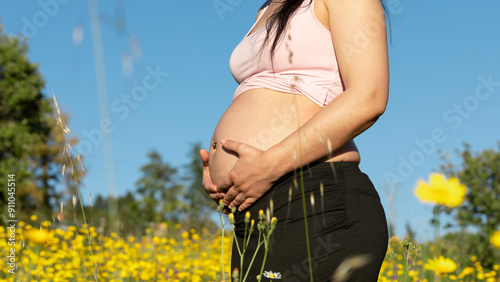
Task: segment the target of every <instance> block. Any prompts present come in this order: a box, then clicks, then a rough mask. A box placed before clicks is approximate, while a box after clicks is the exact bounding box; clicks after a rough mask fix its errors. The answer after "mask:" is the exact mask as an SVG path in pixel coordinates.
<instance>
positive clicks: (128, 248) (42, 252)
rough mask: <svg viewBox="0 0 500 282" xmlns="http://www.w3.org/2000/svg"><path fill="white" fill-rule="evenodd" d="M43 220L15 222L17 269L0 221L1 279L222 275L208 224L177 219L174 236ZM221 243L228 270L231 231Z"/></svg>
mask: <svg viewBox="0 0 500 282" xmlns="http://www.w3.org/2000/svg"><path fill="white" fill-rule="evenodd" d="M32 224H33V226H35V225H36V222H32ZM38 225H40V224H38ZM42 225H43V226H47V227H48V228H47V227H42V228H41V229H40V228H38V227H32V225H30V224H27V223H23V222H21V223H20V224H19V226H20V227H21V228H20V229H17V230H16V241H17V243H18V244H16V261H17V270H16V274H15V275H13V274H11V273H9V272H8V268H7V263H8V261H6V260H7V255H8V252H9V249H10V248H11V247H10V246H8V244H7V230H6V229H5V228H3V227H0V250H1V251H0V254H1V258H2V266H1V268H0V269H1V273H0V281H47V282H48V281H217V275H219V276H220V271H221V243H222V239H221V236H218V235H217V234H208V231H206V230H201V231H200V232H197V231H196V230H194V229H191V230H183V229H182V228H181V226H180V225H177V226H175V227H174V228H172V229H173V230H172V232H171V233H174V234H176V235H178V236H173V237H161V238H160V237H159V236H155V235H154V234H153V232H152V231H151V230H146V233H147V234H148V236H143V237H142V238H134V237H127V238H122V237H119V236H117V235H116V234H115V233H112V234H111V236H110V237H106V236H103V235H100V234H98V233H97V232H96V228H94V227H92V226H90V227H88V228H87V227H86V226H85V225H83V226H82V227H76V226H67V227H65V228H56V229H52V228H51V227H50V224H48V222H42ZM219 235H220V234H219ZM224 244H225V253H226V255H225V256H224V259H225V265H226V266H227V267H226V271H227V272H229V258H230V255H229V254H230V253H229V251H230V249H231V248H230V244H231V237H229V236H227V237H226V239H225V240H224Z"/></svg>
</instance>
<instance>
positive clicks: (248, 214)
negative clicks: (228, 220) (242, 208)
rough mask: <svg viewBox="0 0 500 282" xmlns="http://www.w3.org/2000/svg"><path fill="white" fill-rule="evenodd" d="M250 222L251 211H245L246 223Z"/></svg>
mask: <svg viewBox="0 0 500 282" xmlns="http://www.w3.org/2000/svg"><path fill="white" fill-rule="evenodd" d="M249 222H250V212H249V211H247V212H246V213H245V223H249Z"/></svg>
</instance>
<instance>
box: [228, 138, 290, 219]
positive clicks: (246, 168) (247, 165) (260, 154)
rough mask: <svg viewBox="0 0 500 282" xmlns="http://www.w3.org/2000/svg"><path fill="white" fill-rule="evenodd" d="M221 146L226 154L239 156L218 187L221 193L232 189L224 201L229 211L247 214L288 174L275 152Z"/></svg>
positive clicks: (237, 144)
mask: <svg viewBox="0 0 500 282" xmlns="http://www.w3.org/2000/svg"><path fill="white" fill-rule="evenodd" d="M221 143H222V146H223V147H222V148H223V149H224V150H228V151H231V152H232V153H235V154H236V155H237V156H238V161H237V162H236V164H235V165H234V167H233V168H232V169H231V171H229V172H228V174H227V175H226V177H225V178H224V179H223V180H222V181H221V182H220V184H219V185H218V187H219V189H221V190H225V189H227V187H231V186H232V187H231V188H229V189H228V190H227V192H226V195H225V197H224V199H223V201H224V205H225V206H227V207H228V208H229V209H232V208H233V207H238V210H239V211H244V210H245V209H247V208H249V207H250V206H251V205H252V204H253V203H254V202H255V201H256V200H257V199H259V198H260V197H261V196H262V195H264V193H266V192H267V191H268V190H269V189H270V188H271V186H272V185H273V183H274V182H275V181H276V180H277V179H279V178H280V177H281V176H282V175H283V174H285V173H286V172H285V171H283V168H284V167H283V166H280V165H279V163H278V162H277V160H278V159H279V158H277V156H276V152H275V150H267V151H263V150H260V149H257V148H255V147H252V146H250V145H248V144H245V143H241V142H237V141H233V140H225V139H222V140H221ZM282 171H283V172H282Z"/></svg>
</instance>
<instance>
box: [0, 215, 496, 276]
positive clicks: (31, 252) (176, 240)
mask: <svg viewBox="0 0 500 282" xmlns="http://www.w3.org/2000/svg"><path fill="white" fill-rule="evenodd" d="M32 219H35V220H34V221H32V222H30V224H28V223H24V222H20V224H19V227H20V228H18V229H17V230H16V240H17V242H18V244H17V245H16V260H17V270H16V274H15V275H13V274H11V273H9V272H8V268H7V267H6V266H7V263H8V261H6V259H7V255H8V252H9V249H10V247H9V246H8V244H7V230H6V229H5V228H3V227H0V250H1V257H2V268H1V272H0V281H2V282H3V281H96V280H97V281H219V279H218V277H220V271H221V265H222V264H221V256H222V253H221V247H222V245H221V243H222V239H221V236H220V235H221V234H220V233H219V234H210V233H209V232H208V231H207V230H201V231H197V230H194V229H191V230H184V229H183V228H182V226H180V225H176V226H174V227H173V228H172V230H171V232H169V233H170V234H174V236H161V237H160V236H155V235H154V231H151V230H149V229H148V230H146V234H147V235H146V236H143V237H142V238H134V237H127V238H122V237H119V236H117V235H116V234H115V233H112V234H111V236H109V237H106V236H103V235H101V234H98V232H97V231H96V228H94V227H92V226H90V227H87V226H85V225H83V226H81V227H76V226H67V227H64V228H62V227H60V228H52V226H51V224H50V222H47V221H44V222H41V223H39V222H37V221H36V217H32ZM35 226H36V227H35ZM231 240H232V237H231V234H230V233H229V232H227V233H226V236H225V239H224V250H225V255H224V261H225V263H224V265H225V271H226V273H229V271H230V267H229V264H230V261H229V259H230V249H231ZM425 248H428V246H426V247H425ZM429 248H430V249H432V246H430V247H429ZM419 252H420V254H419ZM408 258H409V259H408ZM408 261H410V262H411V264H412V265H410V266H408V265H407V264H406V263H407V262H408ZM499 267H500V265H499V264H496V265H495V266H494V270H491V271H485V270H484V268H483V267H482V266H481V265H480V264H479V263H478V262H477V261H476V258H475V257H474V256H472V257H471V258H470V265H467V266H457V264H456V263H455V262H454V261H453V259H452V258H443V257H440V258H433V257H432V256H429V255H428V254H426V253H425V252H422V250H421V247H419V246H415V245H413V244H412V243H411V242H408V241H406V240H403V241H401V240H399V239H398V238H396V237H393V238H391V241H390V247H389V249H388V256H387V258H386V260H385V262H384V264H383V266H382V270H381V275H380V278H379V281H404V280H403V279H406V281H439V280H438V279H441V281H488V282H495V281H500V280H499V279H498V277H499V274H498V273H499ZM436 275H437V276H436ZM405 276H406V277H405Z"/></svg>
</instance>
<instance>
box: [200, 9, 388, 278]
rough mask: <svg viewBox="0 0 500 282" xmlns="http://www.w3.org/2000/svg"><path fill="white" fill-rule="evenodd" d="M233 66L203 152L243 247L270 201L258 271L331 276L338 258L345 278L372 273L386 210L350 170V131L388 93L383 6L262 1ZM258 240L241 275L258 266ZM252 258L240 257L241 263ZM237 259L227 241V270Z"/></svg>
mask: <svg viewBox="0 0 500 282" xmlns="http://www.w3.org/2000/svg"><path fill="white" fill-rule="evenodd" d="M230 69H231V72H232V74H233V76H234V78H235V79H236V81H237V82H238V83H239V86H238V88H237V89H236V91H235V93H234V96H233V101H232V103H231V105H230V106H229V108H228V109H227V110H226V111H225V113H224V114H223V116H222V117H221V119H220V121H219V123H218V124H217V127H216V128H215V131H214V134H213V136H212V139H211V142H210V150H209V152H207V151H206V150H201V151H200V156H201V159H202V161H203V166H204V175H203V186H204V187H205V190H206V191H207V193H208V194H209V196H210V197H211V198H212V199H214V200H215V201H216V202H219V200H220V199H223V201H224V204H225V205H226V206H227V207H228V208H229V209H231V208H233V207H237V208H238V210H237V212H236V213H235V220H236V223H235V230H236V240H238V241H239V242H240V246H241V245H242V240H243V236H244V230H245V223H244V216H245V212H246V211H250V213H251V216H252V218H255V219H256V218H257V216H258V211H259V210H261V209H262V210H264V211H265V210H266V209H267V208H269V209H270V212H271V213H272V215H273V216H275V217H277V218H278V224H277V227H276V229H275V231H274V233H273V234H272V236H271V243H270V246H269V251H268V255H267V259H266V262H265V265H264V277H263V278H265V280H268V279H281V280H284V281H310V280H311V278H313V279H314V281H331V279H332V275H333V274H334V272H335V271H336V270H337V268H338V267H339V265H341V264H342V263H343V262H344V264H343V265H344V266H345V265H348V266H349V265H350V266H351V268H350V269H351V270H350V271H349V273H348V274H349V279H350V280H349V281H362V282H367V281H377V276H378V273H379V270H380V266H381V263H382V261H383V259H384V256H385V253H386V248H387V239H388V238H387V236H388V234H387V224H386V218H385V214H384V211H383V208H382V206H381V203H380V199H379V196H378V194H377V192H376V190H375V188H374V187H373V184H372V183H371V181H370V179H369V178H368V177H367V176H366V174H364V173H363V172H361V171H360V169H359V167H358V164H359V162H360V154H359V151H358V149H357V148H356V145H355V144H354V141H353V138H354V137H356V136H357V135H359V134H360V133H362V132H363V131H365V130H366V129H367V128H369V127H370V126H371V125H373V124H374V123H375V121H376V120H377V119H378V117H379V116H380V115H382V113H383V112H384V111H385V108H386V104H387V100H388V91H389V90H388V88H389V69H388V54H387V37H386V25H385V15H384V6H383V3H381V2H380V0H356V1H354V0H272V1H271V0H268V1H267V2H266V3H264V5H263V6H262V7H261V9H260V10H259V12H258V13H257V19H256V21H255V23H254V25H253V26H252V27H251V28H250V30H249V32H248V33H247V34H246V36H245V37H244V38H243V40H242V41H241V42H240V44H239V45H238V46H237V47H236V48H235V49H234V51H233V53H232V55H231V58H230ZM372 149H376V148H375V144H374V146H373V148H372ZM300 171H302V173H299V172H300ZM302 189H303V191H304V194H305V195H306V198H307V201H306V204H305V206H303V197H302ZM304 207H305V212H304ZM306 220H307V226H308V228H307V230H308V231H307V234H306V228H305V224H306ZM254 233H257V232H254ZM257 239H258V238H257V235H256V234H255V236H253V237H252V239H251V240H252V241H251V242H250V245H249V247H248V250H247V253H249V254H253V250H254V249H255V247H256V245H257V242H256V241H257ZM307 239H308V241H309V248H308V246H307V245H308V244H307V241H306V240H307ZM263 249H264V248H261V249H260V250H259V254H258V256H257V258H256V261H254V262H253V264H252V268H251V269H250V275H249V276H248V277H249V278H248V279H247V281H255V279H256V277H257V275H259V273H260V269H261V265H262V259H263V252H262V251H263ZM308 249H309V251H308ZM251 257H252V256H251V255H247V256H245V261H244V263H243V272H246V270H247V269H248V266H249V263H250V260H251ZM353 258H356V259H357V260H356V259H353ZM259 259H260V260H261V261H258V260H259ZM349 262H351V264H349ZM352 262H354V263H352ZM239 266H240V257H239V255H238V252H237V250H236V248H235V247H233V255H232V269H234V268H239ZM346 269H347V268H346ZM311 270H312V271H311ZM266 277H267V278H266Z"/></svg>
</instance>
